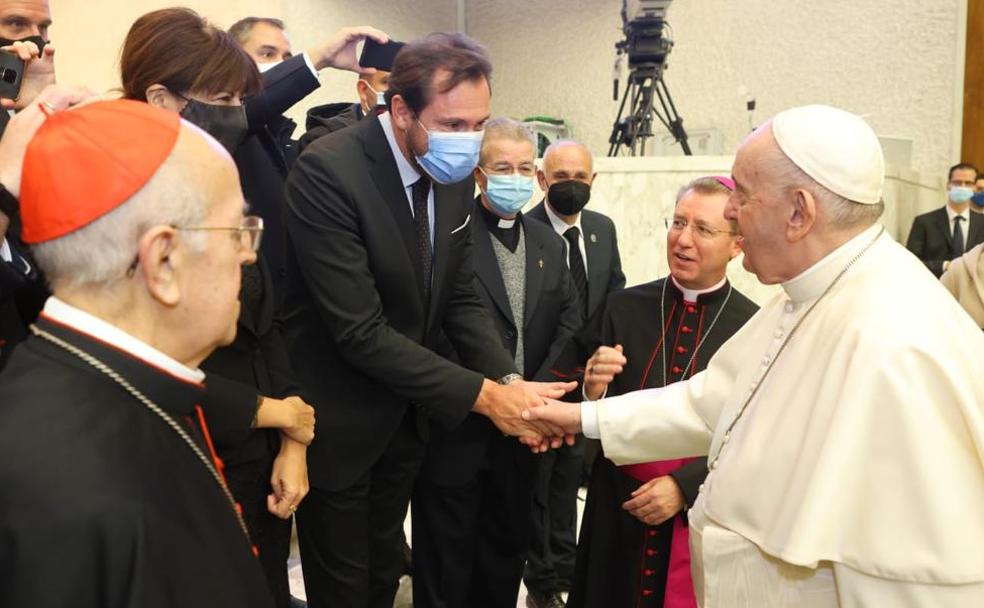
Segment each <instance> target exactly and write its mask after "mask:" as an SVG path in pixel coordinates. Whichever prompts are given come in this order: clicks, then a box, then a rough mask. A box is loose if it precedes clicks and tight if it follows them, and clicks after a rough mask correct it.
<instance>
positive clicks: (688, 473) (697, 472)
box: [670, 457, 707, 509]
mask: <svg viewBox="0 0 984 608" xmlns="http://www.w3.org/2000/svg"><path fill="white" fill-rule="evenodd" d="M670 477H672V478H673V480H674V481H675V482H676V483H677V485H678V486H679V487H680V491H681V492H683V499H684V500H686V501H687V508H688V509H689V508H690V507H693V506H694V502H695V501H696V500H697V494H698V493H699V492H700V484H702V483H704V478H705V477H707V458H706V457H702V458H694V459H693V460H691V461H690V462H688V463H687V464H685V465H683V466H682V467H680V468H679V469H677V470H676V471H673V472H672V473H670Z"/></svg>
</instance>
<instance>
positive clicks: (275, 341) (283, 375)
mask: <svg viewBox="0 0 984 608" xmlns="http://www.w3.org/2000/svg"><path fill="white" fill-rule="evenodd" d="M260 348H261V349H263V355H264V357H265V358H266V364H267V369H268V370H269V372H270V383H271V384H272V388H273V395H272V396H274V397H277V398H280V399H282V398H284V397H290V396H291V395H300V394H301V386H300V384H299V383H298V382H297V378H296V377H295V376H294V369H293V368H292V367H291V365H290V357H289V356H288V354H287V343H286V342H284V336H283V333H282V332H281V331H280V323H279V322H275V323H274V325H273V327H272V328H270V331H268V332H266V333H265V334H264V335H262V336H260Z"/></svg>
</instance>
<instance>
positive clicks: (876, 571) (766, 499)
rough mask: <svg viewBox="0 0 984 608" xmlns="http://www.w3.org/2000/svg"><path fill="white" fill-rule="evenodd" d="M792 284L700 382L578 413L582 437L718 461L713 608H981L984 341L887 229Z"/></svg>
mask: <svg viewBox="0 0 984 608" xmlns="http://www.w3.org/2000/svg"><path fill="white" fill-rule="evenodd" d="M858 256H860V257H858ZM852 260H854V263H853V265H851V267H850V268H849V269H848V270H847V272H846V273H845V274H844V275H843V277H842V278H841V279H840V280H839V281H838V282H837V283H836V284H835V285H834V287H833V288H832V289H831V290H830V291H829V293H827V294H826V295H824V292H825V290H827V289H828V287H829V286H831V284H832V283H834V280H835V278H836V277H837V275H838V274H839V273H841V271H842V270H844V268H845V267H846V266H848V265H849V264H851V262H852ZM782 287H783V290H782V292H780V293H779V294H778V295H777V296H776V297H775V298H774V299H773V300H772V301H771V302H770V303H769V304H767V305H766V306H765V307H764V308H762V309H761V310H760V311H759V313H758V314H757V315H756V316H755V317H753V318H752V319H751V320H750V321H749V322H748V323H747V324H746V325H745V326H744V328H742V329H741V330H740V331H739V332H738V333H737V334H735V335H734V337H732V338H731V340H729V341H728V342H727V343H726V344H725V345H724V346H723V347H722V348H721V349H720V350H719V351H718V352H717V354H716V355H715V356H714V357H713V358H712V359H711V361H710V363H709V365H708V366H707V369H706V371H704V372H703V373H700V374H698V375H696V376H694V377H693V378H692V379H690V380H689V381H687V382H680V383H677V384H674V385H671V386H669V387H666V388H661V389H653V390H647V391H639V392H636V393H630V394H627V395H624V396H621V397H614V398H611V399H605V400H603V401H600V402H597V404H595V403H584V404H582V424H583V425H584V430H585V434H586V435H589V436H595V437H598V436H600V438H601V440H602V444H603V446H604V450H605V455H606V456H608V457H609V458H611V459H613V460H614V461H615V462H616V463H618V464H628V463H636V462H646V461H651V460H662V459H671V458H680V457H685V456H697V455H700V454H709V469H710V472H709V474H708V476H707V480H706V481H705V483H704V485H703V487H702V489H701V492H700V497H699V498H698V501H697V504H696V505H695V506H694V508H693V510H691V512H690V526H691V551H692V558H693V562H692V563H693V568H694V583H695V586H696V590H697V594H698V598H699V601H700V602H701V605H702V606H704V607H705V608H738V607H740V606H748V607H755V608H767V607H771V606H788V607H803V608H812V607H814V606H816V607H820V606H844V607H848V606H850V607H854V606H865V607H879V608H880V607H890V608H899V607H908V606H931V607H934V608H939V607H950V606H953V607H958V606H959V607H961V608H971V607H980V606H984V465H982V462H984V382H982V376H984V369H982V364H984V336H982V333H981V331H980V329H978V328H977V327H976V325H975V324H974V323H973V322H972V321H971V319H970V317H969V316H967V314H966V313H964V312H963V311H962V309H961V308H960V307H959V306H958V305H957V303H956V301H955V300H954V299H953V298H952V296H950V294H949V293H947V292H946V291H945V290H944V289H943V287H941V286H940V284H939V283H938V282H937V280H936V279H935V278H934V277H933V276H932V275H931V274H930V273H929V272H927V271H926V269H925V267H924V266H923V265H922V264H921V263H920V262H919V260H917V259H916V258H914V257H913V256H912V255H911V254H910V253H908V252H907V251H906V250H905V249H904V248H903V247H901V246H900V245H899V244H898V243H896V242H895V241H894V240H893V239H892V238H891V237H890V236H888V234H886V233H885V232H884V231H883V230H882V227H881V226H880V225H875V226H872V227H870V228H868V229H867V230H866V231H864V232H863V233H861V234H859V235H858V236H856V237H855V238H853V239H852V240H850V241H848V242H847V243H846V244H844V245H842V246H841V247H840V248H839V249H836V250H834V251H833V252H832V253H830V254H828V255H827V256H826V257H825V258H823V259H822V260H821V261H820V262H819V263H817V264H815V265H814V266H813V267H811V268H809V269H808V270H806V271H805V272H803V273H802V274H800V275H799V276H797V277H796V278H794V279H792V280H790V281H788V282H786V283H784V284H783V285H782ZM821 296H822V297H821ZM814 306H815V308H813V310H812V311H811V310H810V309H811V307H814ZM808 311H809V312H808ZM804 316H805V318H804ZM801 320H802V324H801V325H800V326H799V327H798V328H797V329H796V331H795V333H793V334H792V336H791V337H790V334H791V332H793V329H794V328H795V327H796V326H797V323H799V322H800V321H801ZM787 339H788V343H786V345H785V348H783V349H782V352H780V349H781V348H782V345H783V344H784V342H786V341H787ZM770 366H771V369H770ZM749 398H750V401H748V405H747V408H746V410H745V412H744V414H743V415H741V416H740V419H738V421H737V423H735V424H734V425H733V424H732V423H733V422H734V421H735V419H736V417H738V416H739V411H740V410H741V408H742V406H743V405H744V404H745V402H746V400H749ZM732 427H733V428H732Z"/></svg>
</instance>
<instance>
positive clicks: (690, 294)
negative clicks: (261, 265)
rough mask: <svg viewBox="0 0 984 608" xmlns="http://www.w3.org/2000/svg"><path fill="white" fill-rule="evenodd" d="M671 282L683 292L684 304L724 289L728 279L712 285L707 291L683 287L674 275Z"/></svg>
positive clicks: (671, 276)
mask: <svg viewBox="0 0 984 608" xmlns="http://www.w3.org/2000/svg"><path fill="white" fill-rule="evenodd" d="M670 280H672V281H673V284H674V285H676V288H677V289H679V290H680V291H682V292H683V301H684V302H696V301H697V296H700V295H703V294H705V293H711V292H712V291H717V290H718V289H721V288H722V287H724V284H725V283H726V282H727V281H728V277H724V278H723V279H721V280H720V281H718V282H717V283H716V284H714V285H711V286H710V287H708V288H706V289H687V288H686V287H684V286H683V285H681V284H680V282H679V281H677V280H676V277H674V276H673V275H672V274H671V275H670Z"/></svg>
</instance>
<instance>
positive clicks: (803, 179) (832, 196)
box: [768, 145, 885, 230]
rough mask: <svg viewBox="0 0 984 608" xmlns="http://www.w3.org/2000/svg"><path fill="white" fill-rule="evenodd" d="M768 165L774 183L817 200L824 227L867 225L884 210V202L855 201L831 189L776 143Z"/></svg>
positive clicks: (843, 228)
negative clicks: (773, 176)
mask: <svg viewBox="0 0 984 608" xmlns="http://www.w3.org/2000/svg"><path fill="white" fill-rule="evenodd" d="M773 151H774V154H773V157H772V158H771V159H769V161H768V162H770V163H771V164H772V169H773V171H774V175H775V179H776V184H777V186H779V187H783V188H787V189H789V188H802V189H803V190H806V191H808V192H809V193H810V194H812V195H813V197H814V198H816V199H817V202H818V203H819V204H820V205H819V206H820V213H821V215H822V216H823V218H824V221H825V222H826V223H827V225H828V226H830V227H831V228H833V229H835V230H848V229H851V228H859V227H868V226H871V225H872V224H874V223H875V222H877V221H878V218H880V217H881V215H882V213H884V212H885V201H878V203H877V204H874V205H866V204H863V203H858V202H855V201H852V200H850V199H847V198H844V197H843V196H841V195H839V194H837V193H836V192H833V191H831V190H830V189H828V188H827V187H825V186H824V185H822V184H820V183H819V182H817V181H816V180H815V179H813V178H812V177H810V176H809V175H807V174H806V172H805V171H803V170H802V169H800V168H799V167H798V166H797V165H796V163H794V162H793V161H792V160H790V158H789V157H788V156H786V154H785V153H784V152H783V151H782V149H780V148H779V146H778V145H776V146H773Z"/></svg>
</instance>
